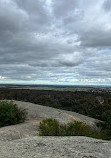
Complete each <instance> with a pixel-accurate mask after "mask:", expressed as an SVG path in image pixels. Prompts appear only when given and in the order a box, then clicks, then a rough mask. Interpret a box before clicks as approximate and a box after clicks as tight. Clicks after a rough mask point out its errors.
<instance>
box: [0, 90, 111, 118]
mask: <svg viewBox="0 0 111 158" xmlns="http://www.w3.org/2000/svg"><path fill="white" fill-rule="evenodd" d="M0 99H1V100H3V99H9V100H20V101H28V102H32V103H36V104H42V105H45V106H51V107H55V108H59V109H64V110H70V111H74V112H78V113H81V114H84V115H87V116H90V117H93V118H96V119H100V120H103V118H102V114H103V113H104V112H106V111H109V110H111V93H110V92H101V93H100V92H84V91H83V92H82V91H76V92H71V91H51V90H32V89H9V88H1V89H0Z"/></svg>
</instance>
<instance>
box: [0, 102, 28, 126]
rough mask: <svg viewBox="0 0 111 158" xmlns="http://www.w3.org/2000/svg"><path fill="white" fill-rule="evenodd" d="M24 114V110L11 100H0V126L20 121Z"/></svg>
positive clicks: (22, 119)
mask: <svg viewBox="0 0 111 158" xmlns="http://www.w3.org/2000/svg"><path fill="white" fill-rule="evenodd" d="M26 116H27V112H26V110H25V109H22V108H18V107H17V105H16V104H14V103H13V102H7V101H0V127H3V126H8V125H14V124H18V123H22V122H24V121H25V119H26Z"/></svg>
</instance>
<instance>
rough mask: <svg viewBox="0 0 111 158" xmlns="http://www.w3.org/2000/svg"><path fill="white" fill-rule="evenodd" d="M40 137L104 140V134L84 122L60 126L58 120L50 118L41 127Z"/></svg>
mask: <svg viewBox="0 0 111 158" xmlns="http://www.w3.org/2000/svg"><path fill="white" fill-rule="evenodd" d="M39 135H40V136H87V137H92V138H96V139H104V134H103V133H101V132H100V131H98V130H97V129H91V127H89V126H88V125H86V124H85V123H83V122H79V121H75V122H71V123H68V124H60V123H59V122H58V121H57V120H55V119H52V118H48V119H45V120H43V121H42V122H41V123H40V126H39Z"/></svg>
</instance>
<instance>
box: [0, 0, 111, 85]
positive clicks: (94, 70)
mask: <svg viewBox="0 0 111 158" xmlns="http://www.w3.org/2000/svg"><path fill="white" fill-rule="evenodd" d="M0 83H20V84H21V83H26V84H27V83H32V84H77V85H78V84H107V85H109V84H110V83H111V0H0Z"/></svg>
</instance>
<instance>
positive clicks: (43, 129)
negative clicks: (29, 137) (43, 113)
mask: <svg viewBox="0 0 111 158" xmlns="http://www.w3.org/2000/svg"><path fill="white" fill-rule="evenodd" d="M39 130H40V133H39V135H40V136H57V135H58V133H59V122H58V121H57V120H55V119H52V118H48V119H46V120H43V121H42V122H40V126H39Z"/></svg>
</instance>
